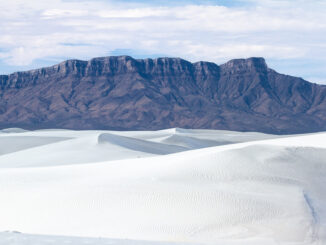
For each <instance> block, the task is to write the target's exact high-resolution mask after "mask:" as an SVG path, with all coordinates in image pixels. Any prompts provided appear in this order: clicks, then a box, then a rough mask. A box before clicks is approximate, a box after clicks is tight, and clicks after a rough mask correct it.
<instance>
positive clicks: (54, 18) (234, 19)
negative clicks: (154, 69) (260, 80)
mask: <svg viewBox="0 0 326 245" xmlns="http://www.w3.org/2000/svg"><path fill="white" fill-rule="evenodd" d="M0 1H3V0H0ZM122 2H124V3H122ZM146 2H149V1H146ZM146 2H145V1H113V0H112V1H109V0H108V1H105V0H103V1H100V0H99V1H87V0H83V1H73V0H70V1H67V0H51V1H47V0H31V1H25V0H12V1H6V2H5V1H3V3H1V9H0V32H1V35H0V72H1V73H9V72H12V71H14V70H17V69H29V68H34V67H36V66H42V65H48V64H54V63H57V62H59V61H61V60H64V59H67V58H79V59H89V58H92V57H95V56H105V55H110V54H131V55H134V56H137V57H153V56H162V55H164V56H179V57H183V58H185V59H189V60H191V61H198V60H208V61H213V62H216V63H223V62H225V61H227V60H229V59H232V58H240V57H250V56H263V57H265V58H266V59H267V62H268V63H269V64H270V65H271V66H272V67H273V68H276V69H277V70H279V71H281V72H285V73H290V74H293V75H298V76H303V77H304V78H306V79H308V80H309V79H310V80H313V81H316V82H326V69H325V68H326V44H325V43H326V15H325V12H326V3H325V1H319V0H314V1H303V0H297V1H291V0H288V1H287V0H284V1H280V0H262V1H258V0H257V1H255V0H242V1H237V3H238V4H232V6H231V5H230V4H227V1H205V2H204V1H202V2H201V1H182V3H180V4H178V5H176V4H170V3H169V1H166V2H165V3H162V2H161V3H155V1H151V2H152V4H148V3H146ZM196 2H197V4H196ZM198 3H200V4H198ZM233 3H235V2H233Z"/></svg>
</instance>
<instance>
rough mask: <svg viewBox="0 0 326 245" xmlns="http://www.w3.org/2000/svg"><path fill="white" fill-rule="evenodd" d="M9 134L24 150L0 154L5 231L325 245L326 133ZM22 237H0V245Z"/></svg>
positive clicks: (0, 223) (0, 215)
mask: <svg viewBox="0 0 326 245" xmlns="http://www.w3.org/2000/svg"><path fill="white" fill-rule="evenodd" d="M11 137H12V138H11ZM24 137H26V138H27V139H24ZM33 137H34V139H35V141H36V142H37V143H35V144H31V143H29V142H30V141H31V142H32V141H33V140H32V139H31V138H33ZM9 138H11V139H9ZM40 138H42V140H44V141H41V140H40ZM6 139H9V141H10V142H11V143H10V144H8V147H9V148H10V147H11V148H10V149H13V146H14V145H15V144H14V143H13V142H15V140H17V142H18V141H19V140H21V141H20V143H17V144H20V145H21V146H20V147H16V148H15V149H14V150H5V149H4V150H3V151H2V152H3V153H2V155H1V156H0V231H1V230H2V231H5V230H18V231H20V232H24V233H31V234H48V235H65V236H81V237H107V238H114V239H132V240H147V241H158V242H159V241H161V242H163V241H164V242H179V243H184V242H191V243H201V244H211V243H212V244H321V245H322V244H326V188H325V186H326V133H317V134H309V135H297V136H289V137H286V136H282V137H279V136H273V135H265V134H258V133H238V132H230V131H213V130H184V129H169V130H162V131H156V132H150V131H148V132H113V131H67V130H61V131H57V130H54V131H53V130H41V131H30V132H18V133H10V134H6V133H2V134H1V135H0V144H1V142H5V141H6ZM24 142H25V143H24ZM40 142H44V144H41V143H40ZM24 144H26V147H23V146H24ZM2 146H3V147H4V148H6V145H5V144H4V143H3V144H2ZM6 152H7V153H6ZM17 236H18V235H15V234H11V233H10V234H7V233H3V234H0V244H1V241H3V240H4V239H5V237H7V238H8V237H14V238H13V239H16V238H15V237H17ZM22 236H24V235H22ZM26 236H27V235H26ZM33 237H34V236H33ZM7 238H6V239H7ZM20 238H21V237H20ZM20 238H19V236H18V238H17V239H20ZM27 238H28V236H27ZM27 238H26V239H27ZM43 238H44V237H38V238H35V239H43ZM28 239H29V238H28ZM58 239H59V238H58ZM76 239H77V238H76ZM107 241H108V243H110V242H109V240H107ZM121 241H122V240H121ZM121 241H120V242H121ZM118 243H119V242H118ZM130 243H131V242H130ZM13 244H17V243H13ZM35 244H37V243H35ZM94 244H95V243H94ZM99 244H101V243H99Z"/></svg>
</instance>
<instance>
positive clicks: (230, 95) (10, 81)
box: [0, 56, 326, 134]
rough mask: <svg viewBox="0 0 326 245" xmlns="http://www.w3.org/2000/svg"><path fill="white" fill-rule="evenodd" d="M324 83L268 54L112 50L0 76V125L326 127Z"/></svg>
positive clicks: (291, 130) (283, 130) (275, 129)
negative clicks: (157, 54) (153, 55)
mask: <svg viewBox="0 0 326 245" xmlns="http://www.w3.org/2000/svg"><path fill="white" fill-rule="evenodd" d="M325 121H326V86H324V85H318V84H314V83H309V82H307V81H305V80H303V79H302V78H297V77H292V76H288V75H283V74H279V73H277V72H276V71H274V70H273V69H270V68H269V67H268V66H267V64H266V62H265V60H264V58H261V57H251V58H248V59H233V60H230V61H228V62H226V63H225V64H222V65H217V64H215V63H212V62H204V61H199V62H195V63H191V62H189V61H187V60H184V59H181V58H169V57H164V58H157V59H134V58H132V57H130V56H109V57H99V58H94V59H91V60H89V61H82V60H76V59H73V60H67V61H64V62H61V63H59V64H57V65H54V66H50V67H46V68H40V69H34V70H30V71H24V72H15V73H13V74H10V75H1V76H0V128H5V127H22V128H26V129H39V128H67V129H115V130H155V129H163V128H172V127H182V128H207V129H227V130H237V131H259V132H265V133H275V134H292V133H307V132H317V131H324V130H326V125H325Z"/></svg>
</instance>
